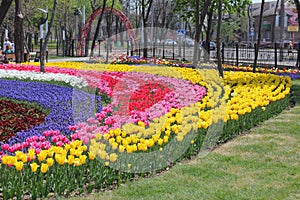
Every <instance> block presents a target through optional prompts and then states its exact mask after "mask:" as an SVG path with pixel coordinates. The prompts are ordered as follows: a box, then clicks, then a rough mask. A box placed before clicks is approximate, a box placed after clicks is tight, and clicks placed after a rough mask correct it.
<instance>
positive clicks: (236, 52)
mask: <svg viewBox="0 0 300 200" xmlns="http://www.w3.org/2000/svg"><path fill="white" fill-rule="evenodd" d="M235 56H236V66H237V67H238V66H239V44H238V43H236V44H235Z"/></svg>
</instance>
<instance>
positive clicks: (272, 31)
mask: <svg viewBox="0 0 300 200" xmlns="http://www.w3.org/2000/svg"><path fill="white" fill-rule="evenodd" d="M278 5H279V0H277V2H276V6H275V10H274V17H273V19H272V20H273V21H272V30H271V40H272V43H273V44H275V42H276V41H275V31H274V28H275V25H276V24H275V23H276V13H277V9H278Z"/></svg>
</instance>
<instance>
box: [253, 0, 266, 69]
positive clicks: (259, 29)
mask: <svg viewBox="0 0 300 200" xmlns="http://www.w3.org/2000/svg"><path fill="white" fill-rule="evenodd" d="M264 4H265V0H262V1H261V6H260V16H259V25H258V39H257V44H256V46H255V55H254V65H253V72H254V73H255V72H256V65H257V57H258V50H259V46H260V39H261V22H262V18H263V12H264Z"/></svg>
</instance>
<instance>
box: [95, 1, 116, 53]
mask: <svg viewBox="0 0 300 200" xmlns="http://www.w3.org/2000/svg"><path fill="white" fill-rule="evenodd" d="M105 7H106V0H104V1H103V5H102V10H101V14H100V17H99V18H98V22H97V27H96V31H95V35H94V38H93V42H92V47H91V56H94V48H95V44H96V40H97V37H98V35H99V29H100V25H101V22H102V18H103V13H104V10H105ZM112 7H113V5H112ZM99 45H100V44H99Z"/></svg>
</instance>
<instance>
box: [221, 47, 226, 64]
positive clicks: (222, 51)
mask: <svg viewBox="0 0 300 200" xmlns="http://www.w3.org/2000/svg"><path fill="white" fill-rule="evenodd" d="M224 48H225V43H224V42H223V43H222V49H221V56H222V64H224V57H225V54H224Z"/></svg>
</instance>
